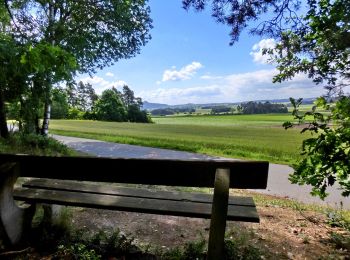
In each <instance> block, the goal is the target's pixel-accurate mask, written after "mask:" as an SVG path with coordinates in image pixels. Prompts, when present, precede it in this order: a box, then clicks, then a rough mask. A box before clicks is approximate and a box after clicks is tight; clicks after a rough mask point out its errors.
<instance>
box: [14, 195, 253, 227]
mask: <svg viewBox="0 0 350 260" xmlns="http://www.w3.org/2000/svg"><path fill="white" fill-rule="evenodd" d="M14 198H15V199H16V200H23V201H26V202H29V203H48V204H58V205H68V206H78V207H90V208H100V209H112V210H121V211H130V212H141V213H151V214H160V215H173V216H185V217H198V218H210V217H211V204H208V203H199V202H189V201H173V200H158V199H148V198H137V197H125V196H116V195H113V196H112V195H100V194H92V193H79V192H69V191H60V190H45V189H28V188H20V189H16V190H15V191H14ZM227 220H234V221H245V222H259V216H258V213H257V211H256V208H255V207H252V206H237V205H230V206H229V207H228V216H227Z"/></svg>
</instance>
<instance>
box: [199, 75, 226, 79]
mask: <svg viewBox="0 0 350 260" xmlns="http://www.w3.org/2000/svg"><path fill="white" fill-rule="evenodd" d="M200 78H201V79H204V80H216V79H222V76H212V75H203V76H201V77H200Z"/></svg>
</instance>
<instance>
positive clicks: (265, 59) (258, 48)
mask: <svg viewBox="0 0 350 260" xmlns="http://www.w3.org/2000/svg"><path fill="white" fill-rule="evenodd" d="M275 46H276V41H275V40H274V39H263V40H261V41H260V42H258V43H256V44H254V45H253V48H252V51H251V52H250V55H251V56H252V57H253V61H254V62H255V63H259V64H268V63H270V62H269V55H263V49H271V48H274V47H275Z"/></svg>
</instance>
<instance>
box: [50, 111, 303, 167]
mask: <svg viewBox="0 0 350 260" xmlns="http://www.w3.org/2000/svg"><path fill="white" fill-rule="evenodd" d="M186 118H187V120H189V121H191V120H193V119H196V117H192V118H191V117H186ZM181 120H182V119H181ZM155 121H156V120H155ZM50 128H51V133H55V134H60V135H69V136H76V137H83V138H91V139H97V140H103V141H109V142H116V143H125V144H136V145H143V146H149V147H160V148H167V149H174V150H181V151H190V152H198V153H205V154H209V155H215V156H224V157H229V158H244V159H256V160H268V161H270V162H275V163H286V164H291V163H294V162H295V161H296V160H298V159H299V158H300V155H299V150H300V146H301V143H302V140H303V139H304V138H305V137H306V135H301V134H300V133H299V132H300V130H297V129H291V130H287V131H286V130H284V129H283V128H282V127H278V126H277V125H276V126H272V127H271V126H270V127H267V126H264V127H262V124H260V123H257V124H255V125H252V124H248V125H244V124H243V125H242V124H241V125H239V124H236V125H235V124H233V125H226V124H224V123H223V124H218V123H217V124H216V125H212V124H204V123H197V124H190V123H189V122H187V124H179V123H177V124H176V123H174V122H173V123H172V124H166V123H165V122H164V121H163V122H162V123H161V122H158V123H156V124H137V123H116V122H99V121H86V120H52V121H51V124H50Z"/></svg>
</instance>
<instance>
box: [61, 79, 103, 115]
mask: <svg viewBox="0 0 350 260" xmlns="http://www.w3.org/2000/svg"><path fill="white" fill-rule="evenodd" d="M66 92H67V102H68V104H69V106H70V107H71V108H75V109H78V110H81V111H83V112H91V111H92V110H93V109H94V105H95V103H96V101H97V100H98V96H97V94H96V93H95V90H94V88H93V87H92V85H91V84H89V83H87V84H84V83H83V82H82V81H80V82H79V83H78V84H68V85H67V88H66Z"/></svg>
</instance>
